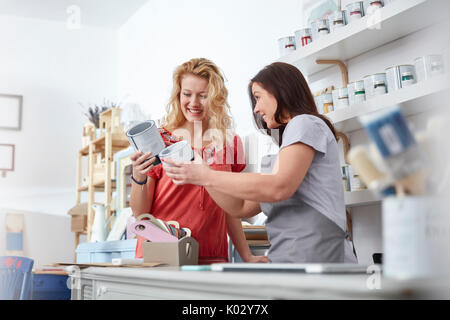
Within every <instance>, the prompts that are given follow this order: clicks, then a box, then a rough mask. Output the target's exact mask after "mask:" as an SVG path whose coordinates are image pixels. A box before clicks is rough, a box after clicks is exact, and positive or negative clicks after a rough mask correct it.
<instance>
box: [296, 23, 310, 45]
mask: <svg viewBox="0 0 450 320" xmlns="http://www.w3.org/2000/svg"><path fill="white" fill-rule="evenodd" d="M311 42H312V34H311V28H304V29H300V30H297V31H295V46H296V48H301V47H304V46H306V45H308V44H310V43H311Z"/></svg>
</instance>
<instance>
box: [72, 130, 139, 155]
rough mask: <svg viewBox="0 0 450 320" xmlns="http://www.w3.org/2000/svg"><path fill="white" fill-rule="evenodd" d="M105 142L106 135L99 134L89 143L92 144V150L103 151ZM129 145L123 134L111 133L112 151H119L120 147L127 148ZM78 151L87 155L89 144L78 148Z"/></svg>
mask: <svg viewBox="0 0 450 320" xmlns="http://www.w3.org/2000/svg"><path fill="white" fill-rule="evenodd" d="M105 142H106V137H105V136H101V137H100V138H97V139H95V140H93V141H92V142H91V143H92V144H93V145H94V152H104V151H105ZM129 146H130V142H129V141H128V139H127V138H126V137H125V136H123V135H117V134H115V135H113V137H112V151H113V153H115V152H117V151H120V150H122V149H125V148H128V147H129ZM79 153H80V154H81V155H82V156H87V155H88V154H89V145H87V146H85V147H84V148H82V149H80V150H79Z"/></svg>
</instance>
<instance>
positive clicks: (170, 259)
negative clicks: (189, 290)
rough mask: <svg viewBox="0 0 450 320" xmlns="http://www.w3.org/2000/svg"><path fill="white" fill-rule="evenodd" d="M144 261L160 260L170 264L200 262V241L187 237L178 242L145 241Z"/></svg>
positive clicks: (143, 246)
mask: <svg viewBox="0 0 450 320" xmlns="http://www.w3.org/2000/svg"><path fill="white" fill-rule="evenodd" d="M142 255H143V258H144V262H160V263H164V264H168V265H170V266H182V265H195V264H198V242H197V240H195V239H194V238H192V237H185V238H182V239H180V240H178V242H144V243H143V245H142Z"/></svg>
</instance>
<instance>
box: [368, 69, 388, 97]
mask: <svg viewBox="0 0 450 320" xmlns="http://www.w3.org/2000/svg"><path fill="white" fill-rule="evenodd" d="M363 79H364V88H365V89H366V100H369V99H372V98H373V97H375V96H379V95H382V94H385V93H387V92H388V88H387V84H386V73H376V74H372V75H368V76H365V77H364V78H363Z"/></svg>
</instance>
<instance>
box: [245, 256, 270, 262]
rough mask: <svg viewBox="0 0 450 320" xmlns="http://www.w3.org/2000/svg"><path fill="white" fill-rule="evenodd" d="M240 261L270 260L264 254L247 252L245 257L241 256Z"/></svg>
mask: <svg viewBox="0 0 450 320" xmlns="http://www.w3.org/2000/svg"><path fill="white" fill-rule="evenodd" d="M241 258H242V261H244V262H249V263H268V262H270V260H269V258H267V257H266V256H254V255H253V254H249V255H248V256H246V257H241Z"/></svg>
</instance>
